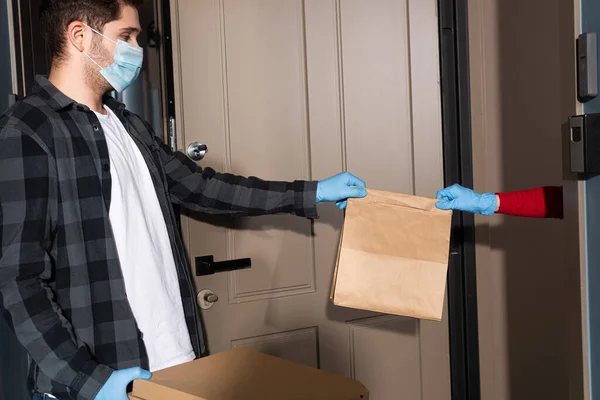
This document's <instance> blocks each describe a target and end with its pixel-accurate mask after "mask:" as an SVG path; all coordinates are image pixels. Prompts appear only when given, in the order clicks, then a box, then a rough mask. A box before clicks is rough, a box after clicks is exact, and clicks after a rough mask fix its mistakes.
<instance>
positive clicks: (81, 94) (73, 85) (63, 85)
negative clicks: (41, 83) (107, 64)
mask: <svg viewBox="0 0 600 400" xmlns="http://www.w3.org/2000/svg"><path fill="white" fill-rule="evenodd" d="M49 81H50V83H52V84H53V85H54V86H56V88H57V89H58V90H60V91H61V92H62V93H63V94H65V95H66V96H68V97H70V98H71V99H73V100H75V101H76V102H78V103H80V104H85V105H86V106H88V107H89V108H90V109H91V110H93V111H96V112H99V113H104V108H103V106H102V94H98V93H95V92H94V91H93V90H92V89H91V88H90V87H89V86H88V85H87V84H86V82H85V79H84V77H83V74H81V73H73V72H72V71H67V70H66V69H63V68H52V69H51V71H50V77H49Z"/></svg>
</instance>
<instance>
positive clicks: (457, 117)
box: [438, 0, 481, 400]
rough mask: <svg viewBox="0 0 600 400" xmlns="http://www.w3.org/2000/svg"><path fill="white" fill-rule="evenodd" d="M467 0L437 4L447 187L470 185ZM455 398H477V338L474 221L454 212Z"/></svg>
mask: <svg viewBox="0 0 600 400" xmlns="http://www.w3.org/2000/svg"><path fill="white" fill-rule="evenodd" d="M467 2H468V1H467V0H438V17H439V23H440V25H439V26H440V29H439V31H440V69H441V85H442V123H443V135H444V175H445V181H446V185H451V184H454V183H459V184H461V185H463V186H466V187H473V161H472V142H471V101H470V82H469V37H468V10H467ZM448 308H449V311H448V317H449V330H450V332H449V333H450V374H451V382H452V399H453V400H463V399H464V400H478V399H479V398H480V397H481V390H480V376H479V334H478V322H477V279H476V269H475V219H474V217H473V215H472V214H467V213H455V215H454V217H453V220H452V239H451V244H450V265H449V271H448Z"/></svg>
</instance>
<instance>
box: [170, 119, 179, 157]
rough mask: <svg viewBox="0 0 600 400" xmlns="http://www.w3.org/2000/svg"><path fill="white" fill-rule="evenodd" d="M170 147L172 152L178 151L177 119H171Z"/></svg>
mask: <svg viewBox="0 0 600 400" xmlns="http://www.w3.org/2000/svg"><path fill="white" fill-rule="evenodd" d="M169 145H170V146H171V150H173V151H177V131H176V129H175V117H169Z"/></svg>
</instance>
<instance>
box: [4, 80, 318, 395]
mask: <svg viewBox="0 0 600 400" xmlns="http://www.w3.org/2000/svg"><path fill="white" fill-rule="evenodd" d="M105 104H106V105H108V106H109V107H110V108H111V109H112V110H113V111H114V112H115V114H116V115H117V116H118V117H119V119H120V120H121V122H122V123H123V125H124V126H125V127H126V128H127V130H128V132H129V133H130V135H131V136H132V138H133V139H134V141H135V142H136V144H137V145H138V148H139V150H140V151H141V153H142V155H143V157H144V159H145V161H146V164H147V165H148V169H149V170H150V173H151V176H152V180H153V182H154V185H155V188H156V195H157V197H158V200H159V203H160V206H161V209H162V212H163V217H164V218H165V221H166V223H167V228H168V231H169V236H170V240H171V244H172V249H173V254H174V258H175V263H176V266H177V273H178V277H179V284H180V288H181V296H182V300H183V307H184V312H185V316H186V321H187V326H188V329H189V332H190V336H191V339H192V345H193V347H194V351H195V352H196V355H197V356H201V355H202V354H203V353H204V344H203V342H204V340H203V337H202V328H201V326H200V318H199V317H198V310H197V306H196V302H195V296H194V288H193V283H192V282H193V281H192V278H191V276H190V270H189V268H188V265H187V261H186V260H187V258H186V256H185V250H184V247H183V243H182V240H181V237H180V234H179V232H178V231H177V223H176V216H175V213H174V211H173V207H172V204H178V205H181V206H182V207H185V208H188V209H191V210H194V211H199V212H202V213H210V214H224V215H232V216H249V215H263V214H275V213H291V214H296V215H298V216H304V217H308V218H315V217H316V204H315V201H316V200H315V198H316V182H306V181H295V182H268V181H263V180H261V179H258V178H254V177H251V178H244V177H239V176H234V175H231V174H221V173H217V172H215V171H214V170H212V169H210V168H205V169H201V168H200V167H198V166H197V165H196V164H195V163H194V162H192V161H191V160H189V159H188V158H187V157H186V156H185V155H184V154H182V153H180V152H172V151H171V149H170V148H169V147H168V146H166V145H164V144H163V143H162V142H161V140H160V139H159V138H157V137H156V136H155V135H154V133H153V132H152V129H151V128H150V126H149V125H148V124H147V123H146V122H144V121H142V120H141V119H140V118H139V117H138V116H136V115H135V114H132V113H130V112H129V111H127V110H126V109H125V106H124V105H123V104H121V103H119V102H117V101H116V100H114V99H112V98H110V97H107V98H106V99H105ZM110 194H111V178H110V163H109V155H108V149H107V146H106V142H105V139H104V135H103V132H102V127H101V125H100V123H99V121H98V119H97V117H96V115H95V114H94V113H93V112H92V111H91V110H90V109H89V108H88V107H87V106H85V105H83V104H78V103H77V102H75V101H74V100H72V99H70V98H68V97H67V96H66V95H64V94H63V93H61V92H60V91H59V90H58V89H57V88H56V87H54V86H53V85H52V84H51V83H50V82H49V81H48V80H47V79H46V78H43V77H37V78H36V83H35V87H34V91H33V94H32V95H30V96H28V97H26V98H25V99H23V100H22V101H20V102H18V103H17V104H16V105H14V106H13V107H11V108H10V109H9V110H8V111H7V112H6V113H5V114H4V115H2V116H1V117H0V221H1V230H0V246H1V247H0V300H1V302H2V303H1V304H2V306H3V307H4V309H5V310H6V311H7V313H6V314H7V315H8V316H9V320H8V322H9V324H10V325H11V326H12V327H13V329H14V331H15V333H16V335H17V338H18V339H19V341H20V343H21V344H22V345H23V346H24V347H25V348H26V349H27V351H28V353H29V355H30V357H31V360H32V362H31V368H30V383H31V385H32V386H33V387H32V388H31V389H32V390H37V391H39V392H42V393H43V392H47V393H52V394H54V395H55V396H56V397H58V398H59V399H63V398H64V399H77V400H92V399H94V397H95V396H96V394H97V392H98V391H99V390H100V388H101V387H102V385H103V384H104V383H105V382H106V380H107V379H108V377H109V376H110V374H111V373H112V371H113V370H115V369H122V368H128V367H134V366H140V367H143V368H148V357H147V353H146V350H145V346H144V342H143V333H142V332H140V330H139V329H138V327H137V324H136V321H135V318H134V316H133V313H132V310H131V308H130V305H129V302H128V300H127V296H126V293H125V286H124V282H123V275H122V272H121V265H120V264H119V258H118V255H117V250H116V245H115V240H114V237H113V234H112V231H111V224H110V220H109V207H110Z"/></svg>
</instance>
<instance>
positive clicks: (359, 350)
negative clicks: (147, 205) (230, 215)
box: [171, 0, 450, 400]
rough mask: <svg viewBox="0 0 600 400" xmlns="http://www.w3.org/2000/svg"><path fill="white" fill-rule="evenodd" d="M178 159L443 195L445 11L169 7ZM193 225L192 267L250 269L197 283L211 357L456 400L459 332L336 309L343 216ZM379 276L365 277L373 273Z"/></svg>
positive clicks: (383, 398) (342, 0) (197, 0)
mask: <svg viewBox="0 0 600 400" xmlns="http://www.w3.org/2000/svg"><path fill="white" fill-rule="evenodd" d="M171 6H172V11H171V14H172V26H173V32H172V34H173V43H174V49H175V50H174V52H175V54H174V60H175V86H176V93H177V98H176V101H177V103H176V106H177V107H178V108H177V113H178V143H179V144H180V150H184V151H185V148H186V147H187V145H188V144H190V143H192V142H196V141H198V142H201V143H204V144H206V145H207V146H208V153H207V155H206V157H205V158H204V159H203V160H202V161H200V165H203V166H211V167H213V168H214V169H216V170H219V171H224V172H233V173H236V174H242V175H255V176H260V177H261V178H264V179H275V180H294V179H322V178H325V177H328V176H330V175H333V174H336V173H338V172H340V171H342V170H348V171H350V172H352V173H354V174H356V175H358V176H359V177H361V178H362V179H364V180H366V182H367V184H368V186H369V187H371V188H376V189H383V190H391V191H397V192H403V193H415V194H418V195H424V196H434V195H435V192H436V190H437V189H439V188H440V187H442V184H443V180H442V172H443V164H442V133H441V107H440V87H439V55H438V20H437V15H436V0H411V1H408V0H304V1H302V0H175V1H171ZM319 211H320V215H321V218H320V219H319V220H317V221H315V222H311V221H309V220H306V219H302V218H297V217H293V216H269V217H259V218H241V219H224V218H207V217H205V216H200V215H194V214H186V215H185V216H184V218H183V221H182V223H183V232H184V236H185V240H186V244H187V248H188V252H189V255H190V258H191V259H192V263H193V261H194V259H195V257H197V256H205V255H214V257H215V259H216V260H217V261H221V260H231V259H239V258H246V257H249V258H251V259H252V268H250V269H247V270H241V271H236V272H228V273H221V274H215V275H211V276H203V277H198V278H196V285H197V289H198V291H200V290H201V289H210V290H212V291H213V292H214V293H215V294H216V295H217V296H218V301H216V302H215V303H214V306H213V307H212V308H210V309H208V310H204V311H203V318H204V322H205V325H206V330H207V335H208V344H209V349H210V351H211V352H212V353H215V352H220V351H224V350H227V349H230V348H233V347H239V346H244V347H250V348H253V349H258V350H260V351H264V352H266V353H270V354H273V355H277V356H281V357H284V358H288V359H290V360H293V361H297V362H301V363H304V364H307V365H310V366H313V367H318V368H322V369H325V370H328V371H332V372H335V373H339V374H343V375H346V376H351V377H353V378H356V379H358V380H360V381H361V382H362V383H363V384H365V385H366V386H367V388H368V389H369V390H370V391H371V393H372V399H374V400H392V399H403V400H411V399H419V400H421V399H426V400H443V399H450V373H449V351H448V325H447V321H446V320H444V321H442V322H441V323H440V322H438V323H436V322H423V321H418V320H415V319H411V318H404V317H398V316H389V315H378V314H374V313H371V312H362V311H357V310H351V309H344V308H339V307H335V306H333V305H332V303H331V302H330V301H329V289H330V285H331V280H332V275H333V266H334V260H335V256H336V250H337V245H338V238H339V231H340V226H341V222H342V218H343V214H342V213H341V212H340V211H339V210H338V209H337V208H335V207H334V206H333V205H323V206H322V207H320V209H319ZM365 268H368V266H365Z"/></svg>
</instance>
